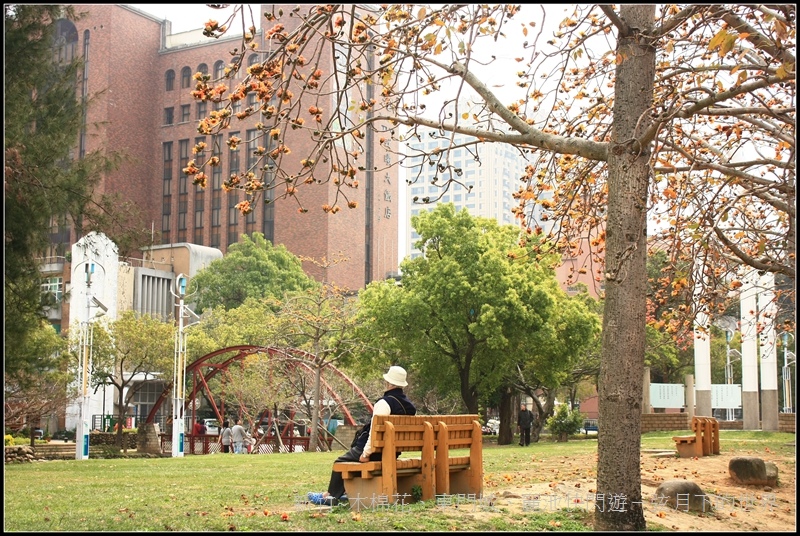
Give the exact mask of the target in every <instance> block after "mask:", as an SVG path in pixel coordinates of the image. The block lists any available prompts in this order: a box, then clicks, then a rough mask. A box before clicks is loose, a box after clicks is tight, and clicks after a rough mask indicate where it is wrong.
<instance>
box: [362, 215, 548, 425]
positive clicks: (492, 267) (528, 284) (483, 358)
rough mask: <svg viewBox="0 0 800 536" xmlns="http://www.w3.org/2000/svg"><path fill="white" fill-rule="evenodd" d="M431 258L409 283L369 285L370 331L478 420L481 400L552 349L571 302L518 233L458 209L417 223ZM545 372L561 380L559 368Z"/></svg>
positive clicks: (410, 270) (407, 269)
mask: <svg viewBox="0 0 800 536" xmlns="http://www.w3.org/2000/svg"><path fill="white" fill-rule="evenodd" d="M412 225H413V227H414V229H415V230H416V231H417V233H418V234H419V235H420V237H421V238H420V241H419V242H418V243H417V244H416V245H417V247H418V248H419V249H420V250H421V251H422V252H423V255H422V256H420V257H417V258H414V259H406V260H405V261H403V263H402V265H401V270H402V274H403V275H402V284H401V285H400V286H398V285H396V284H395V282H394V281H387V282H378V283H373V284H371V285H369V286H368V287H367V288H366V289H365V290H364V291H362V294H361V306H362V311H361V314H362V315H363V318H364V321H365V323H366V324H365V329H366V332H367V333H368V334H369V336H370V337H371V340H372V341H375V342H374V343H373V346H374V347H376V348H380V350H381V351H382V352H386V353H388V354H387V355H389V356H390V359H391V360H392V361H397V362H400V363H401V364H406V365H408V366H410V367H411V368H412V369H413V370H415V372H416V378H417V381H418V382H422V383H424V384H425V386H426V387H429V388H436V389H439V390H440V391H442V392H448V391H452V390H454V389H455V390H458V392H460V395H461V398H462V400H463V402H464V406H465V409H466V410H467V411H469V412H474V413H477V411H478V408H479V405H480V402H481V401H482V397H486V396H489V395H490V394H491V393H492V392H493V391H494V389H495V388H496V387H497V386H498V385H500V384H501V383H502V382H504V381H505V380H507V378H508V373H509V370H510V369H511V368H512V367H514V366H515V364H516V363H517V362H518V361H519V360H520V359H524V358H525V357H527V356H534V355H543V352H542V350H540V349H541V348H545V347H553V344H554V337H556V336H557V335H556V332H557V331H558V328H557V327H555V326H553V325H551V324H550V322H551V321H552V320H553V319H555V318H557V317H558V311H557V305H558V303H559V301H560V299H561V297H562V296H563V292H561V290H560V289H559V288H558V283H557V282H556V280H555V277H554V274H553V272H552V270H550V269H548V268H547V267H545V266H544V265H542V264H537V263H534V262H531V261H530V260H528V259H527V258H526V257H525V255H524V253H525V250H524V249H523V248H522V247H520V245H519V239H520V237H519V229H516V228H514V227H513V226H500V225H498V224H497V222H496V221H495V220H493V219H487V218H480V217H473V216H470V214H469V213H468V212H467V211H466V210H462V211H461V212H456V211H455V208H454V207H453V205H452V204H445V205H439V206H437V207H436V208H435V209H434V210H432V211H428V212H423V213H421V214H420V215H419V216H415V217H414V218H412ZM541 366H542V367H546V368H548V369H551V370H550V372H548V374H557V373H556V371H555V369H556V368H557V367H559V366H560V365H559V363H558V362H557V361H547V360H543V361H542V363H541Z"/></svg>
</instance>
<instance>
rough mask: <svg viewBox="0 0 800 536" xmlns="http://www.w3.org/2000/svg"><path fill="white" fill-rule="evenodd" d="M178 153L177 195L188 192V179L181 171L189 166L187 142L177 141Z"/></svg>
mask: <svg viewBox="0 0 800 536" xmlns="http://www.w3.org/2000/svg"><path fill="white" fill-rule="evenodd" d="M178 151H179V152H180V168H181V175H180V181H179V190H178V193H181V194H185V193H188V192H189V177H188V176H187V175H186V173H184V172H183V169H184V168H185V167H187V166H188V165H189V140H180V141H178Z"/></svg>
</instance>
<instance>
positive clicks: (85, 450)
mask: <svg viewBox="0 0 800 536" xmlns="http://www.w3.org/2000/svg"><path fill="white" fill-rule="evenodd" d="M83 268H84V273H85V281H86V322H85V323H84V324H83V329H82V330H81V331H82V337H81V339H82V340H81V343H82V344H81V347H82V348H81V371H80V383H81V395H82V397H81V418H80V420H79V421H78V426H77V430H76V431H75V459H76V460H88V459H89V353H90V351H91V345H92V344H91V339H92V331H91V324H90V322H89V320H90V313H89V311H90V310H91V307H92V293H91V290H92V274H94V263H93V262H91V261H87V262H86V264H85V265H84V267H83Z"/></svg>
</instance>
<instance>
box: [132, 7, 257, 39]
mask: <svg viewBox="0 0 800 536" xmlns="http://www.w3.org/2000/svg"><path fill="white" fill-rule="evenodd" d="M128 5H129V6H133V7H135V8H136V9H139V10H141V11H144V12H146V13H149V14H151V15H154V16H156V17H158V18H160V19H167V20H170V21H172V33H180V32H185V31H188V30H196V29H198V28H202V27H203V25H204V24H205V23H206V21H208V20H209V19H214V20H216V21H218V22H220V23H222V22H223V21H225V20H227V18H228V17H229V16H230V15H231V13H233V6H234V5H235V4H228V5H229V6H230V7H226V8H224V9H213V8H210V7H208V4H128ZM220 5H225V4H220ZM252 5H253V6H254V8H255V7H257V6H259V5H260V4H252ZM253 15H256V16H258V15H259V12H258V10H257V9H254V10H253Z"/></svg>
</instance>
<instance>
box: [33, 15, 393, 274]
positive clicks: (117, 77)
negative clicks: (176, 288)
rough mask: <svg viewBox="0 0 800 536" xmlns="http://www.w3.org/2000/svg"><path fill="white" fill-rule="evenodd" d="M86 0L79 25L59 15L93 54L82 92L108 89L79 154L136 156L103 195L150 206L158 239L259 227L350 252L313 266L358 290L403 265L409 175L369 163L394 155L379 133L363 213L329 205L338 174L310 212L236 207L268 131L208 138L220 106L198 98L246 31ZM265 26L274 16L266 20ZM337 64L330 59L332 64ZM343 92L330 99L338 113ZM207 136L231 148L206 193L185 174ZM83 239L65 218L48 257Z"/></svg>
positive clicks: (67, 33) (298, 148)
mask: <svg viewBox="0 0 800 536" xmlns="http://www.w3.org/2000/svg"><path fill="white" fill-rule="evenodd" d="M264 7H265V9H266V6H264ZM284 7H285V8H286V9H290V8H292V7H294V6H284ZM75 8H76V10H77V11H78V12H79V13H82V14H83V16H82V17H81V18H80V19H79V20H78V21H76V22H74V23H73V22H70V21H66V20H61V21H59V22H58V25H59V26H58V27H59V34H60V36H61V40H62V41H61V42H62V48H63V50H64V53H65V54H68V55H73V56H79V57H82V58H84V60H85V64H86V65H85V69H84V72H83V77H82V80H80V81H79V92H80V93H81V94H82V95H84V96H94V95H97V96H96V97H94V102H93V103H92V104H91V105H90V107H89V111H88V115H87V117H86V121H85V125H84V127H85V128H84V132H83V134H82V136H81V139H80V143H79V147H78V148H77V151H78V153H80V154H85V153H87V152H89V151H93V150H96V149H98V148H105V149H106V150H114V151H123V152H124V153H125V154H126V156H127V159H126V161H125V162H124V164H123V166H122V167H120V169H119V170H117V171H114V172H111V173H108V174H106V175H105V176H104V178H103V181H102V184H101V185H100V187H99V191H98V192H97V193H118V194H120V195H121V196H122V198H123V199H125V200H128V201H132V202H133V203H135V205H136V206H137V207H139V209H140V210H141V212H142V214H141V216H142V224H143V225H145V226H146V228H151V229H152V230H153V233H152V234H153V244H154V245H167V244H180V243H191V244H197V245H200V246H206V247H211V248H217V249H219V250H220V251H222V252H223V253H225V252H226V251H227V248H228V247H229V246H230V245H231V244H233V243H236V242H238V240H239V237H240V236H241V234H243V233H246V234H251V233H254V232H260V233H263V234H264V236H265V237H266V238H267V239H268V240H270V241H271V242H272V243H274V244H283V245H285V246H286V247H287V248H288V249H289V251H291V252H292V253H294V254H296V255H298V256H304V257H309V258H312V259H317V260H321V259H323V258H324V259H327V260H329V261H330V260H333V259H338V258H344V259H346V262H341V263H335V264H334V263H331V265H330V266H328V267H326V268H323V267H320V266H317V265H315V264H313V263H308V262H306V263H304V269H305V270H306V272H307V273H309V275H311V276H313V277H315V278H316V279H318V280H326V281H330V282H335V283H337V284H339V285H341V286H344V287H346V288H350V289H358V288H361V287H363V286H364V285H365V284H366V283H368V282H370V281H373V280H380V279H384V278H386V277H390V276H392V275H394V274H395V273H396V272H397V251H398V225H397V216H398V207H397V199H398V195H397V188H398V181H397V180H395V177H396V171H393V172H392V173H393V175H392V176H391V177H390V176H388V175H387V174H386V172H380V174H379V173H378V172H374V171H372V167H371V166H369V163H370V160H372V161H379V162H381V163H382V164H383V163H385V162H387V160H388V161H389V162H390V161H391V156H390V155H389V154H387V153H386V151H385V150H384V149H383V148H382V147H380V146H379V144H378V143H377V141H376V140H371V139H370V137H371V133H370V134H369V135H370V137H368V138H367V139H366V145H367V147H369V148H370V149H368V150H367V151H366V154H367V159H368V160H367V162H366V164H367V165H366V166H365V167H366V168H367V171H366V174H365V175H363V176H360V177H359V179H360V187H359V188H358V189H357V190H355V191H354V192H352V197H351V199H352V200H355V201H357V202H358V208H357V209H347V208H345V209H344V210H343V211H342V212H340V213H339V214H336V215H332V214H327V213H325V212H323V210H322V209H321V206H322V205H323V204H326V203H330V204H332V200H333V194H334V190H335V186H334V185H333V184H332V182H331V183H326V184H314V185H311V186H309V187H307V188H305V189H303V190H302V192H301V199H302V202H303V205H304V206H305V207H306V208H308V212H307V213H305V214H301V213H298V211H297V208H298V205H297V203H296V202H295V201H294V200H292V199H289V200H288V201H287V200H280V199H278V200H277V201H275V202H274V203H272V204H269V205H265V204H263V203H258V204H256V205H255V210H254V211H253V212H252V213H250V214H248V215H246V216H245V215H242V214H241V213H240V212H239V211H238V210H237V209H236V208H235V205H236V204H237V203H239V202H240V201H242V200H244V194H243V193H242V192H239V191H235V190H234V191H231V192H226V191H224V189H223V188H222V187H221V183H222V181H223V180H225V179H227V178H228V177H229V176H230V174H231V173H235V172H237V171H244V170H246V169H247V168H248V167H249V166H250V165H251V164H252V163H253V162H254V160H255V156H254V155H253V151H252V150H253V149H254V148H255V147H257V146H258V145H262V146H263V145H265V141H264V140H263V139H261V140H258V139H256V133H257V131H256V129H255V125H256V123H257V121H258V120H259V117H258V114H256V115H255V116H254V117H251V118H249V119H248V120H246V121H237V120H234V121H232V123H231V126H230V128H229V129H227V130H224V131H222V133H221V134H219V135H215V136H219V137H218V138H217V139H213V138H214V136H201V135H200V134H199V133H198V131H197V122H198V120H199V119H200V118H204V117H206V115H207V113H208V112H209V111H210V110H211V109H212V108H211V107H212V106H215V104H214V103H211V102H199V101H195V100H194V99H193V98H192V96H191V95H190V92H191V91H192V89H194V87H195V80H194V79H193V75H194V74H195V73H196V72H201V71H202V72H206V73H209V74H210V75H212V78H217V77H218V76H220V75H221V74H222V73H223V71H224V69H225V67H226V66H228V65H229V64H230V63H231V61H232V55H231V50H233V49H235V48H236V47H237V46H240V43H239V41H240V37H239V36H232V37H224V38H220V39H212V38H209V37H205V36H203V34H202V28H198V29H196V30H191V31H187V32H181V33H178V34H172V33H171V23H170V22H169V21H166V20H160V19H157V18H155V17H153V16H151V15H149V14H147V13H144V12H142V11H139V10H137V9H135V8H133V7H129V6H125V5H119V4H106V5H101V4H97V5H94V4H93V5H78V6H75ZM274 8H275V6H272V5H271V6H270V7H269V9H274ZM265 9H262V10H260V12H261V13H263V12H264V11H265ZM295 19H296V17H295ZM260 22H263V23H264V24H268V23H267V22H266V21H265V20H264V18H263V17H261V21H260ZM256 24H260V23H259V22H257V23H256ZM263 36H264V31H263V30H262V29H260V28H259V29H258V31H257V35H256V41H257V42H258V48H257V49H256V50H257V51H265V50H268V47H269V43H265V42H264V38H263ZM261 59H262V58H261V57H260V56H259V55H258V54H257V53H256V52H252V51H248V52H247V53H246V55H245V58H243V65H244V67H245V68H244V69H243V70H242V71H243V72H240V74H239V75H238V78H237V79H238V80H241V79H242V77H243V76H244V75H245V74H246V73H244V71H245V70H246V67H247V66H249V65H252V64H253V63H254V62H256V61H260V60H261ZM330 61H331V63H333V61H334V60H333V59H331V60H330ZM334 70H335V66H334V65H331V66H330V72H333V71H334ZM335 97H336V95H335V94H332V95H331V97H330V99H331V103H330V109H333V108H334V99H335ZM254 102H255V101H248V100H246V101H244V102H240V103H238V104H242V105H243V106H248V105H249V104H252V103H254ZM235 111H236V109H234V112H235ZM262 135H263V134H262ZM231 136H238V137H239V138H241V139H243V140H245V141H244V142H243V143H242V145H241V148H240V150H239V151H235V152H234V151H230V150H229V149H228V147H227V146H226V143H225V142H226V140H227V139H228V138H229V137H231ZM310 137H311V136H310V134H309V133H308V131H303V130H301V131H298V132H291V133H288V134H287V135H286V143H287V145H291V146H292V147H293V153H295V154H307V150H308V148H309V147H310V146H311V143H312V142H311V140H310ZM248 140H250V141H248ZM201 141H204V142H205V143H206V144H207V145H208V146H209V147H212V146H213V145H214V142H217V143H218V144H219V146H220V147H221V148H222V149H221V150H222V151H224V153H223V154H221V155H220V156H221V157H222V160H223V165H222V166H220V167H218V168H215V173H213V174H212V173H210V172H209V181H208V184H207V186H206V188H205V189H202V188H200V187H199V186H195V185H193V184H192V181H191V178H188V177H186V175H184V174H183V172H182V169H183V168H184V167H185V166H186V164H187V163H188V162H189V160H191V159H194V158H195V156H194V155H193V154H192V148H193V147H194V146H195V145H196V144H197V143H198V142H201ZM329 172H330V171H329V169H328V173H329ZM323 173H324V171H323ZM378 175H380V176H378ZM270 195H271V194H270ZM340 202H341V201H340ZM80 238H81V237H80V236H75V233H74V231H72V230H70V229H69V228H68V227H66V226H62V227H61V228H59V229H58V231H57V232H54V233H53V245H52V247H51V251H50V252H49V254H48V257H49V258H57V257H60V256H64V255H65V252H68V251H69V250H70V247H71V245H72V244H73V243H75V242H76V241H77V240H79V239H80ZM125 253H126V252H123V255H125ZM127 253H128V254H130V255H132V256H141V253H137V252H127ZM65 273H68V271H67V272H65Z"/></svg>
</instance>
